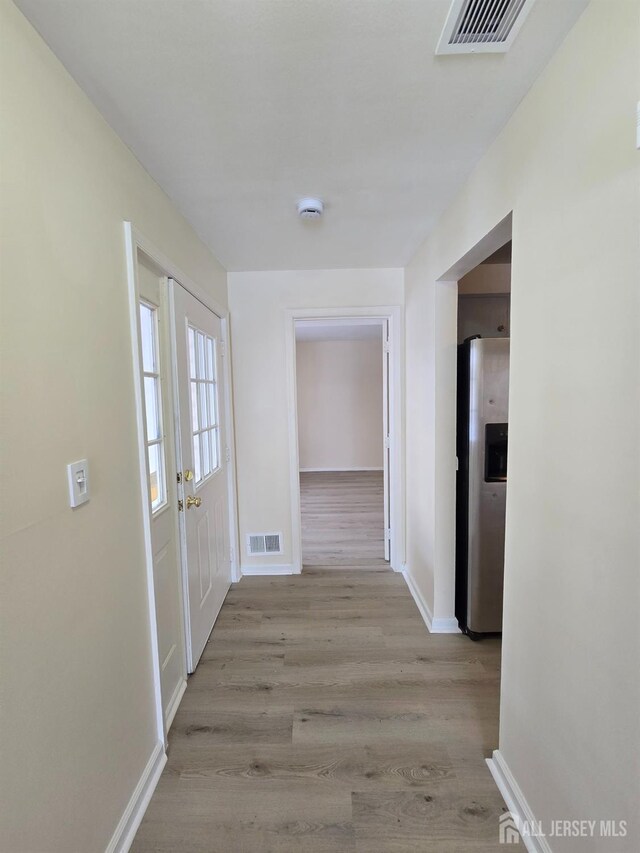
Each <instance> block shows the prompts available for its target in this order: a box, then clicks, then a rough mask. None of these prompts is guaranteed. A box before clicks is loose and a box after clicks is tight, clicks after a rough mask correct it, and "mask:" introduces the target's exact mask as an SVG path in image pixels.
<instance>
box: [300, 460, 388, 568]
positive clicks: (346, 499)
mask: <svg viewBox="0 0 640 853" xmlns="http://www.w3.org/2000/svg"><path fill="white" fill-rule="evenodd" d="M382 477H383V475H382V471H335V472H334V471H331V472H324V471H323V472H317V473H316V472H313V473H312V472H302V473H301V474H300V514H301V517H302V564H303V567H304V568H307V567H318V568H319V567H322V568H326V569H330V568H333V567H335V568H345V567H347V566H348V567H351V568H357V567H363V568H368V569H371V568H374V567H378V568H382V567H385V566H387V567H388V563H385V561H384V539H383V535H384V495H383V479H382Z"/></svg>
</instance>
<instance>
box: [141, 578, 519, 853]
mask: <svg viewBox="0 0 640 853" xmlns="http://www.w3.org/2000/svg"><path fill="white" fill-rule="evenodd" d="M499 664H500V642H499V640H496V639H490V640H486V641H483V642H481V643H475V644H474V643H471V642H470V641H469V640H467V639H466V638H464V637H462V636H455V635H430V634H429V633H428V632H427V629H426V628H425V626H424V623H423V622H422V619H421V617H420V615H419V613H418V611H417V609H416V606H415V604H414V602H413V600H412V598H411V596H410V594H409V591H408V589H407V587H406V584H405V582H404V579H403V578H402V577H401V576H400V575H398V574H395V573H392V572H390V571H388V570H385V569H383V568H380V569H379V570H369V571H367V570H364V569H359V570H356V571H349V570H344V571H343V572H340V573H337V572H330V571H322V570H308V571H305V573H304V574H303V575H301V576H291V577H279V578H274V577H269V578H267V577H264V578H260V577H248V578H244V579H243V580H242V581H241V582H240V583H239V584H237V585H234V586H233V587H232V588H231V591H230V592H229V594H228V596H227V599H226V601H225V604H224V606H223V608H222V611H221V613H220V616H219V618H218V621H217V623H216V626H215V628H214V630H213V633H212V635H211V638H210V640H209V643H208V645H207V647H206V649H205V651H204V655H203V658H202V660H201V662H200V665H199V667H198V669H197V671H196V673H195V674H194V675H193V676H192V677H191V679H190V681H189V685H188V688H187V692H186V694H185V696H184V699H183V701H182V704H181V706H180V709H179V710H178V713H177V716H176V718H175V722H174V725H173V727H172V729H171V732H170V734H169V753H168V755H169V760H168V764H167V766H166V768H165V770H164V773H163V775H162V778H161V780H160V783H159V784H158V787H157V789H156V792H155V794H154V796H153V798H152V800H151V804H150V806H149V808H148V810H147V813H146V816H145V818H144V820H143V822H142V825H141V827H140V829H139V831H138V834H137V837H136V840H135V842H134V845H133V848H132V850H133V851H134V853H152V851H153V853H205V852H206V853H268V851H278V853H280V851H291V853H294V851H295V853H315V851H322V853H325V851H326V852H327V853H328V851H335V853H349V851H357V853H392V851H393V853H405V852H406V853H409V851H416V853H418V851H420V853H422V851H430V853H431V851H433V853H461V851H465V850H467V851H473V853H485V851H486V853H488V851H498V850H499V849H502V848H501V847H500V846H499V844H498V816H499V815H500V814H501V813H502V812H503V811H505V806H504V803H503V801H502V798H501V796H500V794H499V792H498V790H497V789H496V787H495V784H494V783H493V780H492V779H491V776H490V774H489V771H488V769H487V767H486V765H485V763H484V758H485V756H488V755H489V754H490V751H491V750H492V749H493V748H494V747H495V746H496V744H497V742H498V692H499Z"/></svg>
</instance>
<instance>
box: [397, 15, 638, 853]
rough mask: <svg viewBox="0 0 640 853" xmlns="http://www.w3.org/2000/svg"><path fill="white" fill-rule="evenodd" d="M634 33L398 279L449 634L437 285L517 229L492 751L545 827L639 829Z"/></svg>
mask: <svg viewBox="0 0 640 853" xmlns="http://www.w3.org/2000/svg"><path fill="white" fill-rule="evenodd" d="M638 17H639V7H638V3H637V2H636V0H633V2H632V1H631V0H613V1H611V0H594V2H592V3H591V4H590V6H589V7H588V8H587V10H586V11H585V13H584V14H583V16H582V17H581V18H580V19H579V21H578V22H577V24H576V26H575V27H574V29H573V30H572V31H571V32H570V33H569V35H568V37H567V39H566V41H565V42H564V43H563V45H561V47H560V48H559V50H558V52H557V54H556V55H555V56H554V57H553V59H552V60H551V62H550V64H549V66H548V67H547V69H546V70H545V72H544V73H543V74H542V76H541V77H540V78H539V79H538V81H537V82H536V84H535V85H534V86H533V87H532V89H531V90H530V92H529V93H528V95H527V96H526V98H525V99H524V100H523V102H522V103H521V105H520V107H519V108H518V110H517V111H516V113H515V114H514V116H513V117H512V119H511V120H510V122H509V123H508V125H507V126H506V127H505V129H504V130H503V131H502V133H501V134H500V135H499V137H498V138H497V140H496V141H495V143H494V144H493V145H492V147H491V148H490V149H489V151H488V153H487V154H486V155H485V156H484V158H483V159H482V160H481V162H480V164H479V165H478V167H477V168H476V169H475V171H474V172H473V173H472V175H471V177H470V179H469V180H468V182H467V184H466V185H465V187H464V189H463V191H462V192H461V193H460V195H459V196H458V198H457V199H456V201H455V202H454V203H453V204H452V205H451V207H450V208H449V209H448V210H447V212H446V213H445V215H444V216H443V217H442V219H441V220H440V222H439V224H438V226H437V227H436V228H435V230H434V231H433V233H432V234H431V236H430V238H429V239H428V240H427V241H426V242H425V243H424V244H423V246H422V247H421V248H420V250H419V252H418V253H417V255H416V257H415V258H414V259H413V261H412V262H411V264H410V265H409V267H408V268H407V270H406V285H407V291H406V316H407V364H408V368H407V401H408V407H407V426H406V429H407V482H408V486H407V489H408V491H407V506H408V531H407V534H408V549H407V550H408V556H407V559H408V565H409V569H410V571H411V573H412V575H413V577H414V580H415V582H416V584H417V586H418V587H419V589H420V590H421V592H422V594H423V595H424V597H425V598H426V599H427V602H428V603H429V605H430V606H431V607H432V609H433V612H434V615H435V616H437V617H443V618H446V617H449V616H451V615H452V613H453V559H454V543H453V530H454V490H455V445H454V423H455V403H454V386H455V328H456V324H455V312H456V296H457V293H456V290H457V288H456V285H455V283H453V284H452V283H438V282H437V279H438V278H439V277H440V276H442V275H443V274H444V273H445V271H446V270H448V269H449V268H450V267H451V266H452V265H453V264H454V263H456V262H457V261H458V259H459V258H461V257H462V256H463V255H464V254H465V253H466V252H468V251H469V250H470V249H471V248H472V247H473V246H474V245H475V244H476V243H477V242H478V241H479V240H480V239H481V238H483V237H484V235H485V234H486V233H488V232H489V231H490V230H491V229H492V228H493V227H494V226H495V225H496V224H497V223H498V222H500V221H501V220H502V219H503V218H504V217H505V216H506V215H507V214H508V213H509V212H510V211H511V210H513V265H512V292H511V309H512V310H511V321H512V338H511V340H512V344H511V391H510V415H509V417H510V436H509V437H510V448H509V449H510V456H509V486H508V493H507V495H508V497H507V544H506V570H505V618H504V653H503V675H502V703H501V724H500V749H501V752H502V754H503V756H504V758H505V760H506V762H507V764H508V766H509V767H510V769H511V771H512V772H513V774H514V775H515V778H516V779H517V781H518V782H519V784H520V786H521V788H522V791H523V793H524V795H525V797H526V799H527V800H528V802H529V804H530V806H531V808H532V809H533V812H534V815H535V817H536V818H538V819H540V820H549V819H551V818H554V817H565V816H566V817H572V818H578V817H588V816H593V817H598V818H600V817H611V818H626V819H628V820H632V819H633V820H634V821H635V820H636V814H637V804H638V801H639V800H640V774H639V768H638V751H637V748H636V746H637V744H638V743H640V723H639V720H640V716H639V715H638V708H639V707H640V690H639V683H638V677H639V672H640V634H639V630H640V629H639V628H638V625H639V620H638V604H639V602H640V586H639V584H640V571H639V567H640V543H639V537H640V524H639V519H640V506H639V490H638V473H639V456H638V453H639V450H638V447H639V442H638V436H639V435H640V423H639V412H640V399H639V394H640V375H639V365H640V358H639V345H640V335H639V331H640V330H639V326H638V321H639V317H640V311H639V307H640V306H639V297H640V288H639V285H638V282H639V270H640V252H639V248H638V227H639V225H640V197H639V194H638V177H639V165H640V163H639V160H640V153H639V152H637V151H636V150H635V114H636V103H637V99H638V91H639V88H638V84H639V79H638V60H639V59H640V30H639V20H638ZM603 318H606V319H607V322H606V323H603ZM550 439H552V443H550V441H549V440H550ZM487 746H492V744H487ZM634 831H635V832H636V833H637V832H638V826H637V822H636V824H635V829H634ZM602 844H603V842H602V841H601V840H598V839H594V840H589V839H574V840H571V839H565V840H557V841H556V842H555V843H554V844H553V845H552V847H553V849H554V851H556V850H561V851H573V850H575V851H578V850H579V851H594V853H595V851H598V852H599V851H601V850H603V849H604V847H603V846H602ZM638 847H639V836H638V834H636V835H635V838H633V839H629V838H627V839H626V840H622V841H618V842H615V843H614V842H611V843H610V844H607V849H611V850H617V851H620V850H627V851H632V850H633V851H635V850H637V849H638Z"/></svg>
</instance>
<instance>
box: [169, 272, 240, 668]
mask: <svg viewBox="0 0 640 853" xmlns="http://www.w3.org/2000/svg"><path fill="white" fill-rule="evenodd" d="M171 289H172V294H173V311H174V332H175V341H174V344H175V362H176V372H177V391H178V393H177V398H178V411H179V425H178V434H179V445H180V448H179V450H180V463H181V472H180V474H179V479H181V484H180V486H181V493H182V512H181V513H180V517H181V529H182V534H183V572H184V578H185V598H186V602H185V611H186V635H187V667H188V669H189V672H193V670H194V669H195V667H196V665H197V663H198V660H199V659H200V656H201V654H202V652H203V650H204V647H205V645H206V642H207V640H208V638H209V634H210V633H211V629H212V628H213V624H214V622H215V620H216V617H217V615H218V613H219V611H220V608H221V607H222V603H223V601H224V598H225V596H226V594H227V590H228V589H229V586H230V584H231V560H230V547H229V487H228V479H227V470H226V468H227V465H228V462H227V455H228V454H227V441H226V435H225V412H224V405H225V394H224V370H223V367H222V358H223V343H222V335H221V329H222V323H221V320H220V318H219V317H218V316H217V315H216V314H214V313H213V311H211V310H210V309H209V308H207V307H206V306H205V305H203V304H202V302H200V301H199V300H198V299H196V298H195V297H194V296H192V295H191V294H190V293H189V292H188V291H186V290H185V289H184V288H183V287H181V286H180V285H179V284H178V283H177V282H175V281H172V282H171Z"/></svg>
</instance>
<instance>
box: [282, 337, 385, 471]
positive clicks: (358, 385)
mask: <svg viewBox="0 0 640 853" xmlns="http://www.w3.org/2000/svg"><path fill="white" fill-rule="evenodd" d="M382 378H383V377H382V331H381V330H380V340H378V341H375V340H367V341H298V342H297V344H296V379H297V390H298V448H299V461H300V470H301V471H304V470H325V471H340V470H343V469H365V468H378V469H380V470H381V469H382V466H383V463H384V459H383V428H382V427H383V423H382V403H383V393H382V392H383V389H382Z"/></svg>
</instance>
